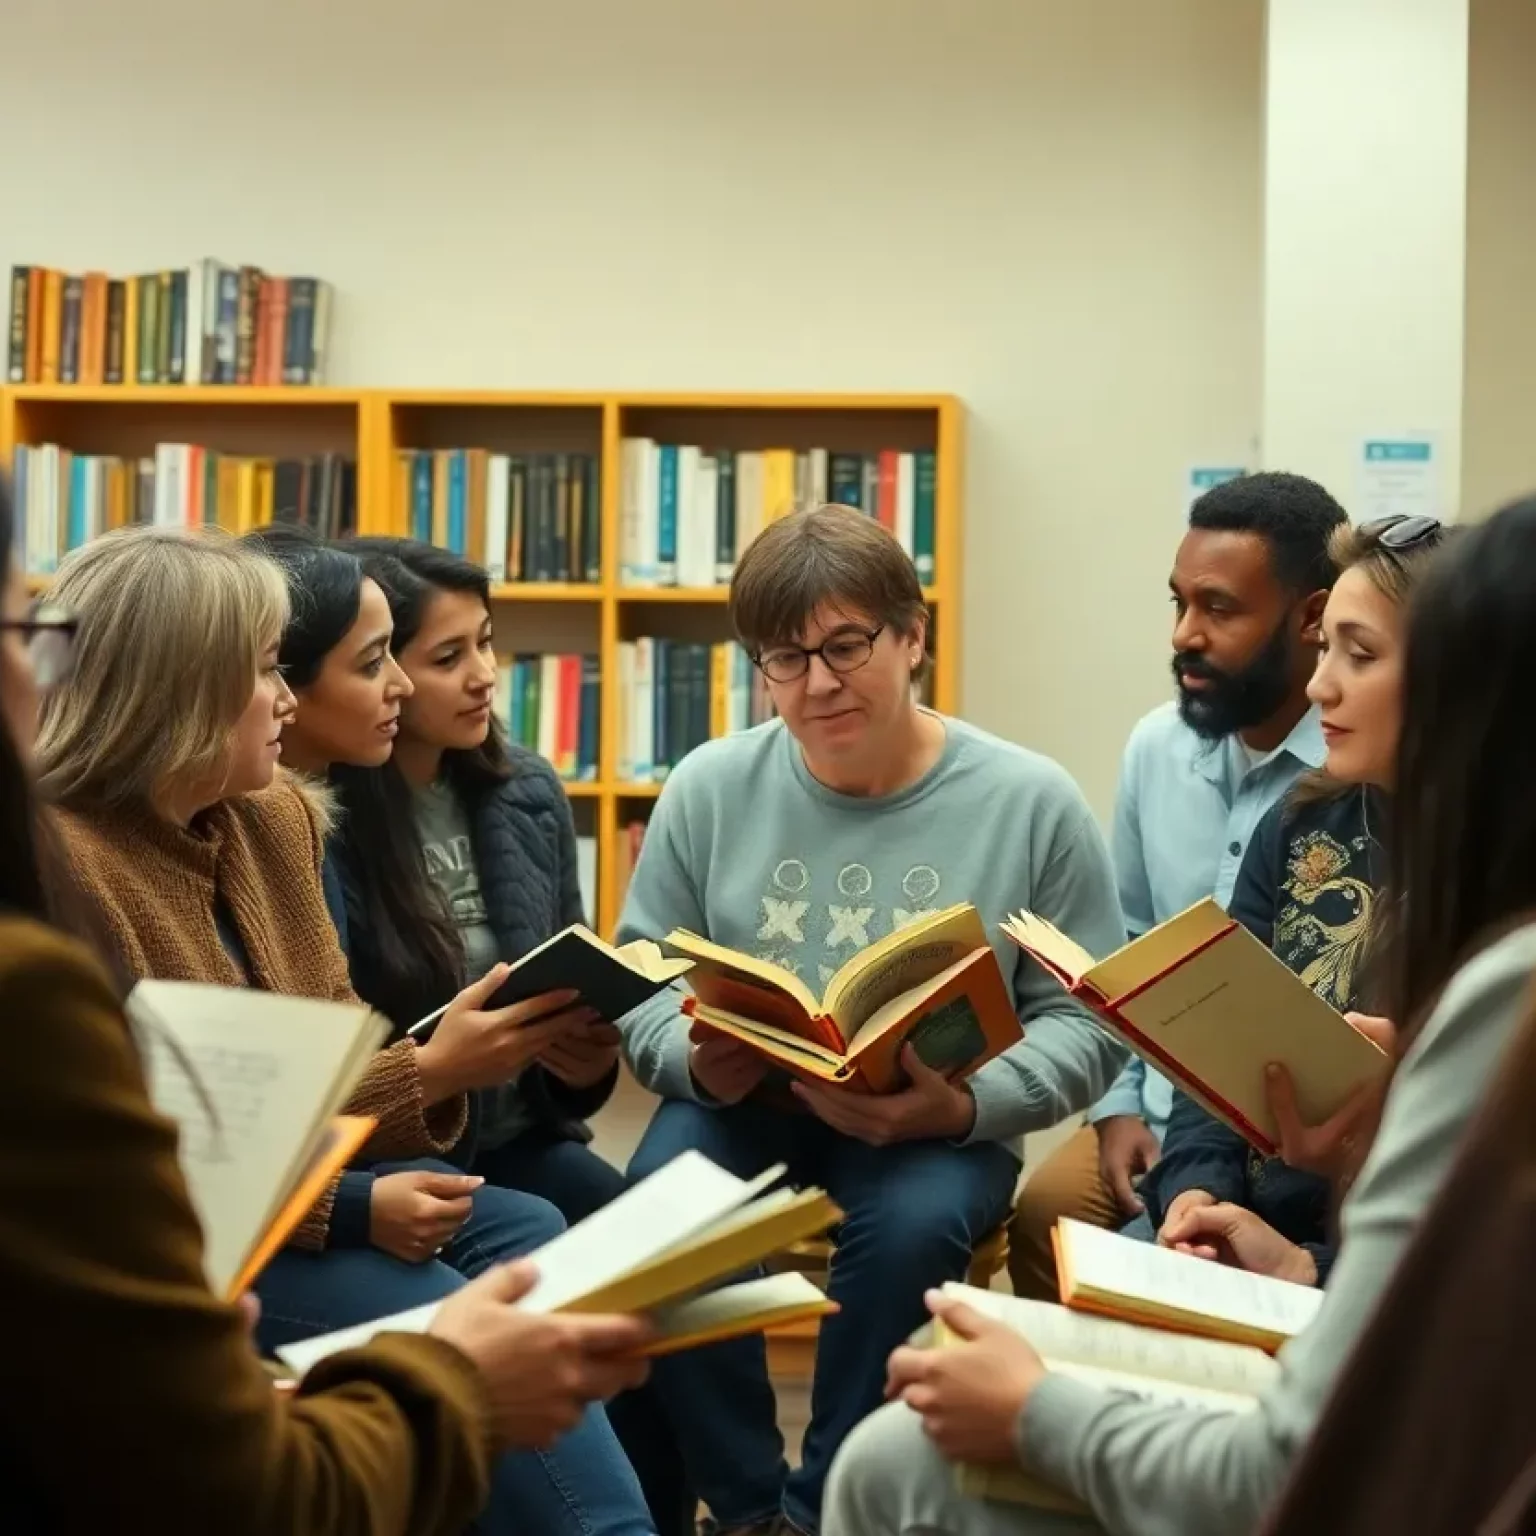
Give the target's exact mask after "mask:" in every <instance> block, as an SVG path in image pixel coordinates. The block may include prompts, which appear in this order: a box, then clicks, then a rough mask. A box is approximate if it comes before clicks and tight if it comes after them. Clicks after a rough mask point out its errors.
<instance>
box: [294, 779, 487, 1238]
mask: <svg viewBox="0 0 1536 1536" xmlns="http://www.w3.org/2000/svg"><path fill="white" fill-rule="evenodd" d="M287 786H288V789H289V791H290V793H291V796H292V801H293V806H294V810H295V812H296V814H297V815H298V816H299V817H301V818H302V821H303V825H304V827H305V829H306V831H307V833H308V837H309V851H310V858H311V861H312V863H313V865H314V872H315V887H314V888H315V893H316V895H317V897H318V898H319V899H320V901H321V904H322V905H323V904H324V896H323V892H324V885H323V881H322V878H321V869H322V867H323V866H324V863H325V828H324V826H323V825H322V823H321V820H320V813H319V810H318V809H317V800H316V794H317V791H316V790H315V789H314V788H313V787H310V788H309V789H307V790H306V788H305V787H304V786H302V785H301V784H300V783H299V781H298V780H297V779H290V780H288V781H287ZM321 926H322V927H323V928H324V929H325V931H326V937H327V938H328V939H329V950H330V954H329V956H328V969H329V972H330V978H331V983H330V987H329V989H328V994H327V995H328V996H329V997H330V999H331V1000H332V1001H333V1002H338V1003H355V1002H357V1001H358V996H357V993H356V992H354V991H353V990H352V977H351V973H350V972H349V970H348V968H347V956H346V953H345V951H344V950H343V949H342V947H341V941H340V940H339V939H338V938H337V937H336V931H335V929H334V928H333V927H331V925H330V924H329V923H326V924H322V925H321ZM390 1022H391V1023H393V1024H395V1025H396V1026H397V1027H398V1028H400V1029H401V1030H404V1029H405V1028H407V1027H408V1026H409V1025H411V1024H414V1023H415V1022H416V1021H415V1020H414V1019H392V1020H391V1021H390ZM346 1113H348V1114H352V1115H372V1116H373V1117H374V1119H376V1120H377V1121H378V1122H379V1126H378V1129H377V1130H376V1131H375V1132H374V1133H373V1135H372V1136H370V1137H369V1138H368V1143H367V1146H366V1147H365V1148H364V1149H363V1150H364V1152H365V1153H366V1155H367V1156H368V1157H369V1158H371V1159H373V1160H374V1161H378V1162H383V1161H386V1160H390V1159H395V1158H407V1157H443V1156H446V1155H447V1154H448V1153H449V1152H451V1151H452V1150H453V1149H454V1147H455V1146H457V1145H458V1142H459V1138H460V1137H461V1136H463V1134H464V1129H465V1126H466V1125H467V1124H468V1122H469V1100H468V1099H467V1098H466V1097H465V1095H463V1094H462V1093H456V1094H452V1095H450V1096H449V1097H448V1098H446V1099H443V1100H441V1101H439V1102H438V1103H436V1104H425V1103H423V1102H422V1093H421V1073H420V1071H419V1070H418V1069H417V1066H416V1045H415V1042H414V1041H411V1040H397V1041H396V1042H395V1043H394V1044H393V1045H391V1046H388V1047H387V1048H386V1049H384V1050H382V1051H380V1052H379V1054H378V1055H377V1056H375V1057H374V1059H373V1061H372V1063H371V1064H370V1065H369V1068H368V1071H367V1072H366V1073H365V1074H364V1075H363V1079H362V1081H361V1082H360V1083H358V1085H357V1087H356V1089H355V1090H354V1091H353V1094H352V1097H351V1099H350V1100H348V1102H347V1106H346ZM334 1194H335V1192H334V1190H327V1192H326V1195H325V1198H324V1199H323V1200H322V1202H321V1204H320V1205H319V1206H317V1207H316V1209H315V1211H314V1212H312V1213H311V1215H310V1218H309V1220H308V1221H306V1222H305V1224H304V1225H303V1226H302V1227H301V1228H300V1229H299V1232H298V1234H297V1235H296V1237H295V1241H296V1242H297V1243H298V1244H299V1246H301V1247H313V1248H319V1247H323V1246H324V1243H325V1229H326V1222H327V1220H328V1218H329V1214H330V1207H331V1201H332V1200H333V1199H334Z"/></svg>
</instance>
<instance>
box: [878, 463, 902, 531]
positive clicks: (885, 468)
mask: <svg viewBox="0 0 1536 1536" xmlns="http://www.w3.org/2000/svg"><path fill="white" fill-rule="evenodd" d="M900 460H901V455H900V454H899V453H897V452H896V451H895V450H894V449H891V448H887V449H885V450H884V451H883V452H882V453H881V454H880V456H879V458H878V459H877V460H876V461H875V463H876V470H875V517H876V520H877V521H878V522H879V524H880V526H881V527H882V528H884V529H885V530H886V531H887V532H889V533H895V532H896V473H897V469H898V467H899V464H900Z"/></svg>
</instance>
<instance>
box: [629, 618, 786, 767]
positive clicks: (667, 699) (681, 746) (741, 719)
mask: <svg viewBox="0 0 1536 1536" xmlns="http://www.w3.org/2000/svg"><path fill="white" fill-rule="evenodd" d="M617 685H618V694H619V720H618V732H619V736H618V776H619V780H620V782H621V783H639V784H644V783H660V782H661V781H663V780H664V779H665V778H666V777H667V775H668V773H670V772H671V770H672V769H673V768H675V767H676V766H677V765H678V764H679V763H680V762H681V761H682V760H683V758H684V757H686V756H687V755H688V753H690V752H691V751H693V749H694V748H695V747H697V746H700V745H702V744H703V743H704V742H706V741H709V740H710V739H711V738H713V737H716V736H728V735H730V734H731V733H732V732H733V731H742V730H746V729H747V728H748V727H749V726H753V725H759V724H761V723H762V722H763V721H764V720H767V719H769V718H770V717H771V716H772V714H773V704H772V701H771V700H770V699H769V696H768V689H767V684H766V683H765V682H764V681H763V678H762V675H761V673H759V672H758V670H757V668H755V667H754V666H753V665H752V662H751V660H750V658H749V657H748V656H747V653H746V652H745V651H744V650H743V649H742V648H741V646H740V645H738V644H737V643H736V642H735V641H733V640H726V641H721V642H718V643H716V644H705V643H699V642H695V641H686V640H664V639H653V638H646V639H639V640H624V641H620V643H619V650H618V678H617Z"/></svg>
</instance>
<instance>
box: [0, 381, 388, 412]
mask: <svg viewBox="0 0 1536 1536" xmlns="http://www.w3.org/2000/svg"><path fill="white" fill-rule="evenodd" d="M6 393H8V394H9V395H10V396H11V397H12V398H13V399H14V400H16V401H17V402H18V403H22V404H25V403H26V402H27V401H46V402H51V403H61V404H67V405H220V406H227V407H229V408H231V409H234V408H239V407H244V408H249V407H251V406H266V405H281V406H283V407H285V408H287V407H294V406H298V407H302V406H318V405H350V406H353V407H357V406H360V405H361V404H362V402H363V399H364V397H365V395H366V393H367V392H366V391H365V390H360V389H333V388H330V387H326V386H321V385H298V384H292V385H273V386H271V387H258V386H255V385H250V384H15V385H12V386H10V387H9V389H8V390H7V391H6Z"/></svg>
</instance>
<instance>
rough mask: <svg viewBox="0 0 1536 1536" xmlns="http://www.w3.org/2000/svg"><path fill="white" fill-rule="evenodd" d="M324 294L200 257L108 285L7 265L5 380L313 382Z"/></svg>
mask: <svg viewBox="0 0 1536 1536" xmlns="http://www.w3.org/2000/svg"><path fill="white" fill-rule="evenodd" d="M332 304H333V300H332V288H331V285H330V284H329V283H327V282H324V281H322V280H321V279H319V278H314V277H273V276H271V275H269V274H268V273H266V272H263V271H262V270H261V269H260V268H259V267H233V266H229V265H227V264H226V263H224V262H220V261H215V260H213V259H211V258H210V259H208V260H205V261H201V262H198V263H196V264H195V265H193V266H191V267H181V268H177V269H175V270H170V271H164V272H150V273H146V274H143V275H140V276H134V277H110V276H108V275H107V273H105V272H86V273H83V274H75V273H67V272H60V271H57V270H55V269H54V268H51V267H31V266H28V267H12V268H11V312H10V349H9V356H8V359H7V362H8V369H7V377H8V378H9V380H10V382H11V383H12V384H255V385H279V384H295V385H303V384H319V383H321V382H322V381H323V379H324V376H325V358H326V349H327V345H328V341H329V337H330V325H331V310H332Z"/></svg>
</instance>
